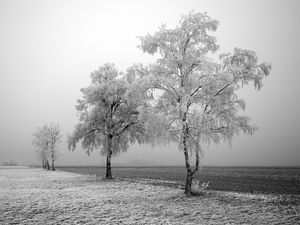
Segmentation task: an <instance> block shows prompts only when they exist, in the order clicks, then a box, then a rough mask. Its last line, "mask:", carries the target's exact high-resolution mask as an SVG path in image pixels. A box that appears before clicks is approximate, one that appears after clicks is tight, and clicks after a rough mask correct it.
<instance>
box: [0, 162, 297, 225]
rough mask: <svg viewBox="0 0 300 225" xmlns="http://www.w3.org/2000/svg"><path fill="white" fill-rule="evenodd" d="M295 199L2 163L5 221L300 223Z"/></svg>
mask: <svg viewBox="0 0 300 225" xmlns="http://www.w3.org/2000/svg"><path fill="white" fill-rule="evenodd" d="M294 198H295V201H294V202H293V201H290V199H289V200H288V201H287V198H286V197H282V196H281V197H280V196H270V195H247V194H240V193H239V194H237V193H233V192H216V191H211V192H208V193H207V194H206V195H205V196H200V197H186V196H184V195H183V190H181V189H174V188H168V187H163V186H156V185H155V186H154V185H151V182H150V183H148V182H141V181H133V180H120V179H115V180H112V181H108V180H103V179H99V178H97V177H95V176H87V175H79V174H73V173H66V172H61V171H45V170H42V169H37V168H25V167H21V168H20V167H19V168H9V169H6V168H4V167H1V168H0V224H26V225H30V224H299V223H300V215H299V211H300V206H299V196H294Z"/></svg>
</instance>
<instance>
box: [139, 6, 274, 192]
mask: <svg viewBox="0 0 300 225" xmlns="http://www.w3.org/2000/svg"><path fill="white" fill-rule="evenodd" d="M217 25H218V21H216V20H213V19H211V18H210V17H209V16H207V14H206V13H194V12H192V13H190V14H188V15H186V16H183V17H182V18H181V20H180V22H179V25H178V26H177V27H176V28H174V29H167V28H166V26H162V27H161V28H160V29H159V31H157V32H156V33H155V34H153V35H150V34H148V35H146V36H144V37H141V45H140V48H141V49H142V50H143V51H144V52H147V53H149V54H154V53H158V54H159V55H160V56H161V57H160V58H159V59H158V60H157V62H156V63H154V64H152V65H150V66H149V67H144V68H143V69H141V68H138V69H137V70H136V71H137V72H138V73H141V74H142V75H143V77H144V78H143V81H142V84H143V86H144V88H145V90H149V89H150V90H160V91H159V92H158V94H157V99H156V101H154V113H155V114H156V123H153V124H154V125H153V124H150V125H149V126H150V128H151V126H152V129H150V130H153V129H154V130H155V132H159V135H157V134H156V135H154V137H158V136H161V135H162V132H163V131H165V132H166V133H165V136H167V138H168V139H170V140H172V141H175V142H177V143H178V145H179V148H180V149H182V150H183V152H184V159H185V167H186V171H187V178H186V185H185V193H186V194H187V195H190V194H191V184H192V180H193V177H194V175H195V174H196V172H197V170H198V167H199V153H200V152H201V149H202V148H201V144H202V143H207V142H215V143H219V142H220V141H221V140H227V141H229V142H230V141H231V140H232V138H233V136H234V135H235V134H239V133H240V132H244V133H248V134H252V133H253V132H254V131H255V129H256V128H255V127H254V126H251V125H250V124H249V118H248V117H246V116H242V115H240V111H241V110H244V108H245V103H244V101H243V100H241V99H239V98H238V96H237V94H236V91H237V90H238V89H239V88H241V87H243V86H244V85H245V84H248V83H249V82H254V85H255V88H256V89H258V90H259V89H260V88H261V87H262V79H263V77H265V76H267V75H268V74H269V71H270V69H271V66H270V65H269V64H266V63H262V64H258V60H257V56H256V54H255V53H254V52H253V51H248V50H242V49H237V48H236V49H234V53H233V54H230V53H227V54H221V55H220V61H218V62H214V61H213V60H212V59H210V58H208V56H207V55H208V54H209V53H214V52H216V51H217V50H218V45H217V44H216V39H215V37H213V36H211V35H210V33H211V32H212V31H215V30H216V29H217ZM158 124H160V125H158ZM153 126H159V127H160V129H157V128H155V127H153ZM155 132H154V133H155ZM191 152H195V157H196V164H195V167H194V168H192V166H191V165H190V157H189V156H190V154H191Z"/></svg>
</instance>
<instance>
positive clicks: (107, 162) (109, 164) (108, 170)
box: [105, 135, 113, 179]
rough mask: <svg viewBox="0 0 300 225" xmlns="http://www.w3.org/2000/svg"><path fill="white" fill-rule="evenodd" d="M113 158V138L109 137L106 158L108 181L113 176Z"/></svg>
mask: <svg viewBox="0 0 300 225" xmlns="http://www.w3.org/2000/svg"><path fill="white" fill-rule="evenodd" d="M111 156H112V136H111V135H107V156H106V175H105V177H106V178H107V179H112V178H113V177H112V175H111Z"/></svg>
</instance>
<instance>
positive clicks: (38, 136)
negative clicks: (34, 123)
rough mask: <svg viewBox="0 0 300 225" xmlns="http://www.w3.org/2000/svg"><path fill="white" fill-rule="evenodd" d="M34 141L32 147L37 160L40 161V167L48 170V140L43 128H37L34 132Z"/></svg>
mask: <svg viewBox="0 0 300 225" xmlns="http://www.w3.org/2000/svg"><path fill="white" fill-rule="evenodd" d="M33 136H34V139H33V141H32V145H34V146H35V147H36V154H37V157H38V159H39V160H41V161H42V167H43V168H44V169H48V170H49V169H50V166H49V161H48V155H49V152H48V144H49V143H48V139H47V138H46V135H45V126H43V127H38V128H37V129H36V131H35V132H34V133H33Z"/></svg>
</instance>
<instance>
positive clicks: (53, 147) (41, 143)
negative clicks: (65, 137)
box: [32, 123, 62, 170]
mask: <svg viewBox="0 0 300 225" xmlns="http://www.w3.org/2000/svg"><path fill="white" fill-rule="evenodd" d="M33 136H34V140H33V142H32V143H33V145H34V146H36V147H37V155H38V158H39V159H41V160H42V167H43V168H44V169H48V170H49V169H50V164H49V160H51V166H52V170H55V166H54V161H55V160H56V158H57V156H58V150H57V146H58V144H59V143H60V142H61V138H62V136H61V134H60V128H59V125H58V124H55V123H51V124H50V125H44V126H43V127H39V128H37V131H36V132H35V133H34V134H33Z"/></svg>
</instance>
